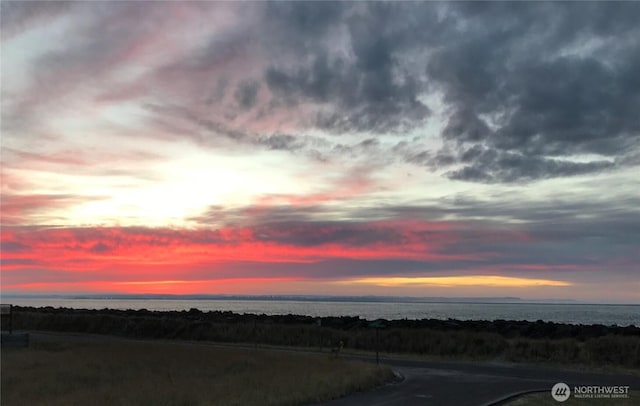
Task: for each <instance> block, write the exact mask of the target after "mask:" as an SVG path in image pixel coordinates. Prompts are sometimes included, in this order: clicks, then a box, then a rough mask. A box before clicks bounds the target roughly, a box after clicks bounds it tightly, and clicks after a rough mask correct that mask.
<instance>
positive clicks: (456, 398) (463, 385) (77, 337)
mask: <svg viewBox="0 0 640 406" xmlns="http://www.w3.org/2000/svg"><path fill="white" fill-rule="evenodd" d="M31 335H32V337H33V338H34V339H36V340H52V339H53V340H59V339H60V338H64V339H65V340H68V341H93V342H95V341H112V340H114V339H117V340H125V341H152V340H135V339H126V338H117V337H112V336H101V335H88V334H69V333H42V332H32V333H31ZM166 342H169V343H175V344H189V343H190V344H193V345H210V346H216V347H234V348H244V347H243V346H237V345H225V344H217V343H210V342H202V341H200V342H185V341H166ZM246 348H247V349H252V348H253V347H252V346H248V347H246ZM261 349H266V348H264V347H261ZM271 350H273V351H287V352H293V351H295V352H303V351H299V350H293V349H286V348H281V349H273V348H272V349H271ZM316 354H318V353H316ZM347 357H348V358H354V359H364V360H370V361H371V360H373V358H370V357H366V356H347ZM380 361H381V363H383V364H386V365H389V366H390V367H391V368H392V369H393V370H394V371H395V372H397V373H399V374H400V375H401V376H402V380H401V381H399V382H397V383H393V384H389V385H386V386H384V387H382V388H379V389H376V390H373V391H368V392H360V393H355V394H352V395H349V396H347V397H344V398H341V399H337V400H334V401H331V402H326V403H322V404H320V405H316V406H361V405H367V406H428V405H439V406H447V405H453V406H484V405H493V404H496V403H498V402H500V401H501V400H504V399H506V398H509V397H510V396H513V395H515V394H519V393H523V392H530V391H545V392H549V393H550V391H551V387H552V386H553V385H555V384H556V383H558V382H564V383H566V384H568V385H569V387H570V388H573V386H576V385H628V386H630V389H631V390H635V391H638V390H640V377H638V376H631V375H609V374H597V373H589V372H578V371H568V370H561V369H555V368H546V367H535V366H529V365H522V364H504V363H488V362H478V363H469V362H436V361H410V360H401V359H389V358H381V360H380ZM549 396H551V395H549ZM603 404H604V403H603ZM607 404H608V405H611V406H613V405H614V404H615V401H609V402H608V403H607ZM638 404H640V402H639V403H638Z"/></svg>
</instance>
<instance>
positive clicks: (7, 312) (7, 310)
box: [0, 304, 13, 334]
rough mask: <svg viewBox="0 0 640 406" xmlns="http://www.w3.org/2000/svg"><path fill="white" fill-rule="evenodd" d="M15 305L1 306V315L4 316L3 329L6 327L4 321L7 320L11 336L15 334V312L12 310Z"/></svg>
mask: <svg viewBox="0 0 640 406" xmlns="http://www.w3.org/2000/svg"><path fill="white" fill-rule="evenodd" d="M12 307H13V305H10V304H2V305H0V315H1V316H2V322H0V323H2V327H3V329H4V327H5V323H4V321H5V320H7V321H8V322H9V323H8V324H9V334H13V312H12V311H11V310H13V309H12Z"/></svg>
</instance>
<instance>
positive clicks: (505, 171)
mask: <svg viewBox="0 0 640 406" xmlns="http://www.w3.org/2000/svg"><path fill="white" fill-rule="evenodd" d="M460 161H461V162H464V163H467V162H471V164H470V165H467V166H465V167H463V168H462V169H459V170H455V171H451V172H449V173H448V176H449V177H450V178H451V179H459V180H469V181H476V182H487V183H493V182H516V181H522V180H533V179H544V178H552V177H562V176H573V175H580V174H585V173H594V172H597V171H601V170H605V169H609V168H612V167H613V166H614V163H613V162H611V161H606V160H599V161H590V162H584V163H583V162H571V161H562V160H558V159H547V158H542V157H539V156H535V155H534V156H528V155H525V154H522V153H520V152H506V151H503V150H499V149H486V148H482V147H479V146H478V145H476V146H475V147H473V148H470V149H468V150H466V151H464V152H461V155H460Z"/></svg>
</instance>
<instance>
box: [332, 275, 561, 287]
mask: <svg viewBox="0 0 640 406" xmlns="http://www.w3.org/2000/svg"><path fill="white" fill-rule="evenodd" d="M337 283H340V284H351V283H353V284H359V285H375V286H417V285H424V286H441V287H447V288H450V287H456V286H492V287H496V286H499V287H512V288H527V287H532V286H571V283H569V282H562V281H552V280H547V279H527V278H514V277H510V276H496V275H466V276H442V277H437V276H431V277H411V278H403V277H391V278H362V279H354V280H351V281H340V282H337Z"/></svg>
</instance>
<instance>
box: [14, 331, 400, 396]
mask: <svg viewBox="0 0 640 406" xmlns="http://www.w3.org/2000/svg"><path fill="white" fill-rule="evenodd" d="M1 362H2V377H1V383H2V387H1V403H2V405H3V406H11V405H65V406H71V405H89V404H90V405H243V406H246V405H301V404H308V403H314V402H320V401H323V400H328V399H331V398H335V397H339V396H342V395H345V394H347V393H350V392H353V391H358V390H365V389H370V388H373V387H375V386H378V385H381V384H383V383H384V382H386V381H389V380H390V379H391V378H392V373H391V371H390V370H389V369H388V368H386V367H377V366H375V365H373V364H370V363H364V362H354V361H347V360H343V359H330V358H328V357H327V356H312V355H304V354H292V353H286V352H269V351H261V350H255V351H253V350H240V349H220V348H214V347H210V346H206V345H193V344H188V343H166V342H165V343H161V342H157V343H155V342H135V341H121V340H114V341H111V342H108V341H105V342H100V341H97V342H90V341H87V342H73V343H69V342H64V341H61V340H54V341H43V342H37V341H36V342H32V344H31V346H30V347H29V348H3V349H2V361H1Z"/></svg>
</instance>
